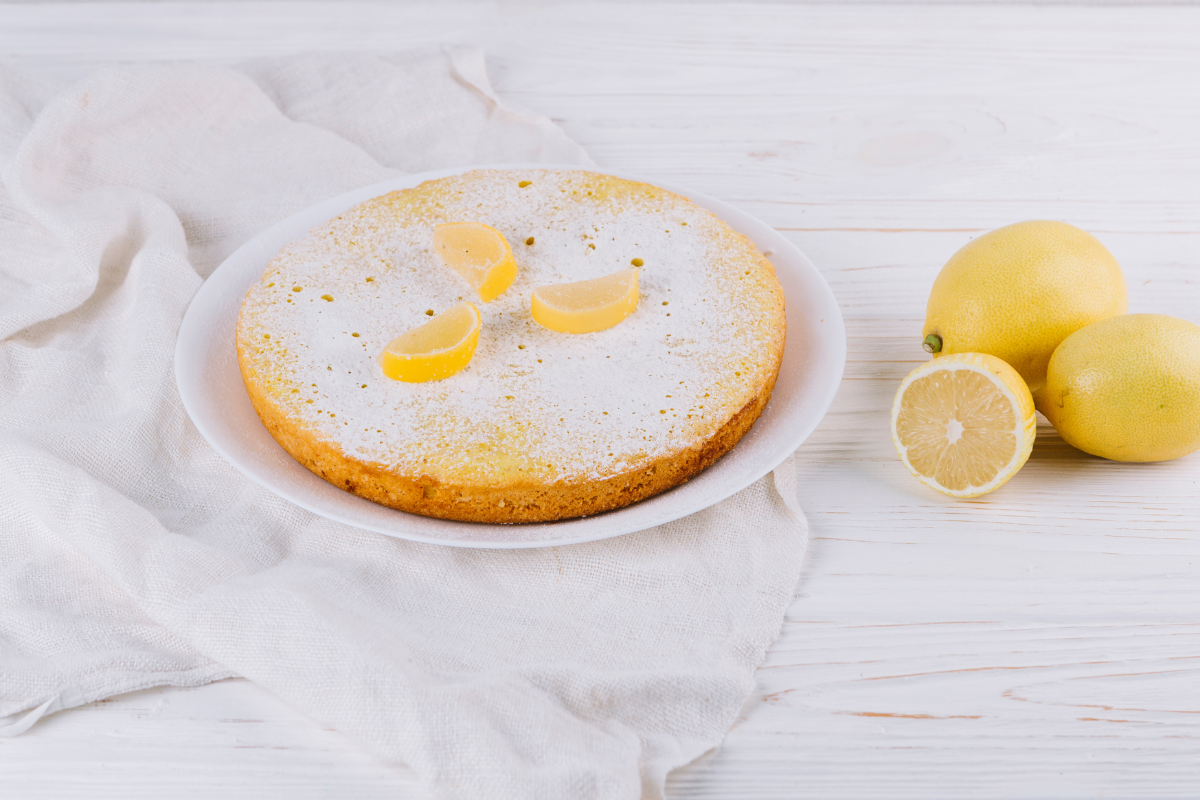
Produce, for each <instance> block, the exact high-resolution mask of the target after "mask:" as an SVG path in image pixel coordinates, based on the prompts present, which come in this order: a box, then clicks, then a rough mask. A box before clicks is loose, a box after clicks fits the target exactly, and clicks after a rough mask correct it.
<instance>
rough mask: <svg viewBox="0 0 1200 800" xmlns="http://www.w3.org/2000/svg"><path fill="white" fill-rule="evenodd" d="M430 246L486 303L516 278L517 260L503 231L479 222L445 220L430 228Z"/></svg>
mask: <svg viewBox="0 0 1200 800" xmlns="http://www.w3.org/2000/svg"><path fill="white" fill-rule="evenodd" d="M433 249H434V250H435V251H436V252H437V254H438V255H439V256H441V259H442V261H443V262H444V263H445V264H446V265H447V266H448V267H450V268H451V269H453V270H454V271H455V272H457V273H458V274H459V275H461V276H463V278H464V279H466V281H467V283H469V284H471V288H472V289H474V290H475V291H476V292H478V293H479V299H480V300H482V301H483V302H485V303H490V302H492V301H493V300H495V299H496V298H497V297H499V296H500V295H501V294H503V293H504V290H505V289H507V288H508V287H509V286H511V285H512V282H513V280H515V279H516V277H517V262H516V261H514V260H513V254H512V249H511V248H510V247H509V246H508V241H507V240H506V239H505V238H504V234H502V233H500V231H498V230H496V229H495V228H493V227H492V226H491V225H484V224H483V223H482V222H447V223H444V224H442V225H438V226H437V227H436V228H434V229H433Z"/></svg>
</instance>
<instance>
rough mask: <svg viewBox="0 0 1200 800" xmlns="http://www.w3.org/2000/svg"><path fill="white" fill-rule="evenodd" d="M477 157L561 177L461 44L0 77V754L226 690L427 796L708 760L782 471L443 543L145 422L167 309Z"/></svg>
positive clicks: (559, 789) (168, 389)
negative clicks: (276, 706)
mask: <svg viewBox="0 0 1200 800" xmlns="http://www.w3.org/2000/svg"><path fill="white" fill-rule="evenodd" d="M22 115H24V116H22ZM498 161H512V162H515V161H555V162H566V163H576V164H581V165H588V164H590V161H589V160H588V158H587V156H586V154H584V152H583V151H582V149H580V148H579V147H578V145H575V144H574V143H572V142H571V141H570V140H569V139H567V137H566V136H565V135H564V134H563V133H562V131H561V130H559V129H558V128H556V127H555V126H554V125H553V124H552V123H550V121H549V120H547V119H545V118H544V117H539V116H536V115H532V114H529V113H528V112H525V111H522V110H520V109H517V108H515V107H513V106H511V105H510V104H507V103H505V102H504V101H503V100H502V99H501V98H500V96H499V95H497V94H496V92H495V91H494V90H493V89H492V87H491V85H490V84H489V83H488V82H487V77H486V72H485V71H484V70H483V56H482V53H480V52H479V51H477V50H469V49H467V50H464V49H461V48H446V49H426V50H422V51H416V52H413V53H401V54H396V55H392V56H372V55H314V56H305V57H296V58H289V59H280V60H274V61H261V62H255V63H251V64H246V65H242V66H241V67H238V68H234V69H223V68H215V67H207V66H198V65H191V64H166V65H150V66H139V67H121V68H114V69H109V70H105V71H102V72H100V73H97V74H95V75H93V76H91V77H89V78H87V79H85V80H84V81H81V82H80V83H78V84H76V85H74V86H71V87H69V88H62V89H61V90H60V91H58V92H57V94H54V93H52V92H51V91H50V90H48V89H46V88H45V87H41V88H39V86H38V85H37V84H36V83H35V82H33V83H31V82H30V81H28V80H27V79H24V78H21V77H20V76H17V75H15V74H13V73H11V72H8V71H0V165H3V187H0V530H4V531H5V535H4V537H3V538H2V539H0V716H6V717H9V719H8V720H7V721H6V725H5V726H4V727H0V735H15V734H16V733H20V732H21V731H22V730H24V729H27V728H28V727H29V726H30V725H33V724H34V722H36V720H37V719H38V718H39V717H40V716H41V715H43V714H45V713H51V712H54V711H57V710H61V709H64V708H69V707H71V706H74V705H79V704H82V703H86V702H91V701H94V700H97V699H101V698H103V697H107V696H111V695H113V694H118V693H121V692H126V691H131V690H134V689H141V688H146V687H149V686H156V685H164V684H168V685H177V686H191V685H198V684H201V683H204V682H207V681H210V680H215V679H218V678H221V677H225V676H229V675H240V676H243V677H246V678H249V679H250V680H253V681H256V682H258V683H259V684H261V685H262V686H264V687H266V688H267V689H269V690H270V691H271V692H273V693H275V694H276V695H278V696H279V697H282V698H283V699H285V700H286V701H288V702H289V703H291V704H292V705H294V706H295V707H296V708H298V709H300V710H302V711H303V712H305V713H307V714H309V715H310V716H312V717H314V718H316V719H319V720H321V721H322V722H324V723H327V724H331V725H334V726H336V727H338V728H339V729H341V730H343V731H344V732H346V733H347V734H348V735H350V736H351V737H353V738H354V739H356V740H357V741H358V742H359V743H360V744H361V745H362V746H363V747H364V748H366V749H367V750H369V751H370V752H373V753H375V754H376V755H378V756H380V757H381V758H384V759H387V760H390V761H393V762H403V763H405V764H407V765H408V766H410V767H411V768H412V769H414V770H415V771H416V772H417V773H418V774H419V775H421V776H422V777H423V778H424V779H425V780H426V781H428V783H429V784H430V786H431V787H432V788H433V790H434V791H435V792H436V793H437V794H438V795H439V796H442V797H447V798H476V797H488V798H542V797H544V798H562V797H586V798H637V797H648V798H654V797H661V796H662V790H663V782H664V780H665V777H666V774H667V773H668V772H669V771H670V770H671V769H673V768H675V767H677V766H679V765H682V764H685V763H687V762H688V761H691V760H692V759H694V758H696V757H697V756H699V755H701V754H702V753H703V752H705V751H706V750H708V749H710V748H712V747H714V746H715V745H716V744H718V743H719V742H720V740H721V739H722V737H723V736H724V734H725V731H726V730H727V729H728V728H729V726H730V725H731V724H732V723H733V721H734V719H735V718H736V715H737V713H738V711H739V710H740V709H741V707H742V704H743V703H744V702H745V700H746V698H747V697H748V696H749V694H750V692H751V691H752V690H753V686H754V669H755V667H756V666H757V665H758V663H759V662H760V661H761V660H762V658H763V657H764V654H765V652H766V649H767V647H768V646H769V645H770V643H771V642H772V641H773V640H774V638H775V637H776V636H777V635H778V632H779V628H780V625H781V623H782V618H783V613H784V610H785V609H786V608H787V606H788V604H789V602H790V600H791V597H792V592H793V590H794V587H795V584H796V581H797V579H798V577H799V570H800V565H801V561H802V558H803V554H804V550H805V546H806V543H807V525H806V523H805V521H804V518H803V514H802V512H801V511H800V509H799V507H798V506H797V505H796V501H795V483H794V480H795V479H794V475H793V474H792V472H791V470H792V465H791V462H790V460H789V461H788V462H785V464H784V465H782V466H781V467H780V468H779V469H778V470H777V471H776V473H775V477H774V478H773V479H772V478H771V477H770V476H768V477H767V478H764V479H763V480H760V481H759V482H757V483H755V484H754V485H752V486H750V487H748V488H747V489H745V490H743V491H742V492H740V493H739V494H737V495H735V496H734V497H731V498H729V499H727V500H725V501H723V502H721V503H719V504H717V505H715V506H713V507H711V508H709V509H706V510H705V511H702V512H700V513H698V514H695V515H692V516H690V517H688V518H686V519H682V520H678V521H676V522H673V523H670V524H668V525H664V526H661V527H659V528H655V529H651V530H647V531H643V532H640V533H637V534H631V535H628V536H622V537H618V538H616V539H611V540H607V541H603V542H594V543H590V544H582V545H572V546H564V547H552V548H542V549H531V550H510V551H490V550H464V549H458V548H447V547H439V546H435V545H426V544H419V543H414V542H406V541H400V540H395V539H390V538H387V537H384V536H380V535H377V534H373V533H368V532H364V531H360V530H357V529H353V528H349V527H347V526H344V525H340V524H338V523H334V522H331V521H329V520H326V519H323V518H321V517H318V516H315V515H313V514H311V513H309V512H306V511H304V510H302V509H299V508H298V507H295V506H292V505H291V504H289V503H287V502H286V501H284V500H282V499H280V498H278V497H276V496H274V495H272V494H270V493H269V492H267V491H265V490H263V489H261V488H259V487H257V486H256V485H254V484H252V483H251V482H249V481H248V480H247V479H245V478H244V477H242V476H241V475H240V474H239V473H238V472H237V471H236V470H234V469H233V468H232V467H231V466H229V465H228V464H226V463H225V462H224V461H222V460H221V459H220V457H219V456H217V455H216V454H215V452H214V451H213V450H212V449H211V448H209V447H208V446H207V444H206V443H205V442H204V441H203V439H201V437H200V436H199V434H198V433H197V432H196V430H195V429H194V427H193V426H192V425H191V423H190V421H189V420H188V418H187V415H186V413H185V412H184V410H183V408H182V405H181V403H180V401H179V397H178V394H177V392H176V390H175V380H174V374H173V369H174V361H173V356H174V341H175V335H176V332H177V330H178V327H179V323H180V320H181V319H182V316H183V313H184V311H185V310H186V308H187V305H188V302H189V301H190V299H191V297H192V295H193V294H194V293H195V291H196V290H197V288H198V287H199V286H200V284H201V283H202V281H203V279H204V278H205V277H207V276H208V275H209V274H210V273H211V272H212V270H214V269H215V268H216V267H217V266H218V265H219V263H220V261H221V260H222V259H223V258H225V257H226V256H227V255H228V254H229V253H231V252H232V251H233V250H234V249H236V248H237V247H238V246H239V245H241V244H242V243H243V242H244V241H246V239H248V238H249V237H250V236H252V235H253V234H254V233H256V232H258V231H259V230H261V229H263V228H265V227H267V226H268V225H270V224H272V223H274V222H275V221H277V220H279V219H281V218H283V217H285V216H287V215H288V214H291V213H293V212H295V211H298V210H300V209H303V208H305V207H307V206H309V205H311V204H313V203H315V202H317V201H319V200H322V199H325V198H327V197H330V196H334V195H337V194H340V193H342V192H344V191H347V190H349V189H353V188H357V187H359V186H363V185H367V184H370V183H374V182H377V181H380V180H385V179H387V178H390V177H394V176H396V175H398V174H404V173H411V172H417V171H422V170H428V169H435V168H441V167H447V166H454V165H467V164H473V163H484V162H498ZM231 346H232V343H231ZM22 712H25V713H22Z"/></svg>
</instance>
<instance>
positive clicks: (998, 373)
mask: <svg viewBox="0 0 1200 800" xmlns="http://www.w3.org/2000/svg"><path fill="white" fill-rule="evenodd" d="M1036 429H1037V421H1036V419H1035V418H1034V411H1033V397H1032V396H1031V395H1030V393H1029V387H1028V386H1026V385H1025V381H1024V380H1022V378H1021V376H1020V375H1019V374H1018V373H1017V371H1016V370H1015V369H1013V368H1012V367H1010V366H1009V365H1008V364H1006V363H1004V362H1003V361H1001V360H1000V359H998V358H996V357H995V356H989V355H984V354H983V353H956V354H954V355H949V356H942V357H941V358H935V359H934V360H933V361H930V362H929V363H928V364H922V365H921V366H920V367H917V368H916V369H915V370H913V371H912V372H910V373H909V374H908V377H906V378H905V379H904V382H903V383H901V384H900V390H899V391H898V392H896V400H895V402H894V403H893V404H892V442H893V444H895V445H896V452H897V453H899V454H900V460H901V461H903V462H904V466H906V467H908V469H909V471H910V472H912V474H913V475H916V476H917V479H918V480H920V481H921V483H924V484H925V485H926V486H931V487H933V488H934V489H937V490H938V491H939V492H944V493H946V494H949V495H953V496H955V497H978V496H979V495H981V494H986V493H987V492H990V491H992V490H993V489H997V488H999V487H1000V486H1002V485H1003V484H1004V483H1005V481H1007V480H1008V479H1009V478H1011V477H1012V476H1013V475H1015V474H1016V472H1017V470H1019V469H1020V468H1021V467H1022V466H1024V464H1025V462H1026V461H1027V460H1028V459H1029V452H1030V451H1031V450H1032V449H1033V438H1034V435H1035V433H1036Z"/></svg>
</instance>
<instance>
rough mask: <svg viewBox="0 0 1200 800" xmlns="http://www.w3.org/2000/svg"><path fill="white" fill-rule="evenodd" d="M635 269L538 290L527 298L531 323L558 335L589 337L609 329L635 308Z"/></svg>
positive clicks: (636, 277)
mask: <svg viewBox="0 0 1200 800" xmlns="http://www.w3.org/2000/svg"><path fill="white" fill-rule="evenodd" d="M638 273H639V270H638V269H636V268H635V269H624V270H621V271H620V272H614V273H612V274H611V275H605V276H604V277H603V278H594V279H592V280H590V281H577V282H575V283H557V284H554V285H552V286H539V287H538V288H536V289H534V290H533V294H532V295H531V296H530V298H529V311H530V314H532V315H533V319H534V321H535V322H537V323H538V324H539V325H541V326H542V327H544V328H549V329H550V330H552V331H558V332H559V333H593V332H595V331H603V330H607V329H608V328H611V327H613V326H614V325H616V324H617V323H618V322H621V321H622V320H623V319H625V318H626V317H628V316H629V315H630V314H632V313H633V312H634V309H636V308H637V305H638Z"/></svg>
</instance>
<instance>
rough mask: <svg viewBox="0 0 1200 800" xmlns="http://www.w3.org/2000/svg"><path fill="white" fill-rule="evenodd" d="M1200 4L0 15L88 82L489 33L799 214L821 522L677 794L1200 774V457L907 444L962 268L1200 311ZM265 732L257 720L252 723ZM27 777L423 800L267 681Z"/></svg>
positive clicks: (699, 162)
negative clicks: (820, 292)
mask: <svg viewBox="0 0 1200 800" xmlns="http://www.w3.org/2000/svg"><path fill="white" fill-rule="evenodd" d="M1198 36H1200V9H1197V8H1136V9H1130V8H1088V9H1082V8H1054V7H1036V8H1014V7H1004V8H989V7H972V8H947V7H944V6H938V7H888V8H870V7H860V6H855V7H837V6H792V5H781V4H769V5H758V6H756V5H749V4H720V3H691V4H675V5H670V4H654V5H651V6H643V5H627V6H617V7H614V6H611V5H605V6H595V5H591V6H588V5H554V4H542V3H533V4H529V5H513V4H505V5H501V6H499V7H492V6H474V5H458V4H455V5H449V6H447V5H413V4H364V3H341V4H330V3H315V4H301V3H244V4H240V5H236V6H234V5H228V4H221V3H213V4H209V3H196V4H190V5H185V4H174V3H160V4H150V5H119V4H118V5H111V6H103V7H102V6H90V5H84V6H79V5H72V6H70V7H69V8H63V7H61V6H58V7H56V6H54V5H39V6H23V7H22V6H4V5H0V61H3V62H4V63H7V64H10V65H15V66H18V67H19V68H23V69H27V70H31V71H35V72H39V73H42V74H46V75H52V76H58V77H63V78H70V77H73V76H78V75H80V74H82V73H84V72H86V71H87V70H89V69H92V68H94V67H96V66H98V65H102V64H105V63H110V62H113V61H119V60H132V61H139V60H148V59H162V58H200V59H212V60H217V61H232V60H238V59H243V58H248V57H253V56H264V55H273V54H281V53H289V52H297V51H300V50H306V49H322V50H347V49H354V50H363V49H365V50H393V49H401V48H403V47H407V46H412V45H414V44H418V43H426V42H429V41H453V42H471V43H477V44H480V45H482V46H483V47H484V48H485V49H486V50H487V51H488V53H489V65H490V68H491V71H492V76H493V80H494V82H495V83H496V85H497V87H498V89H499V90H500V91H501V92H502V93H503V94H505V95H506V96H508V97H510V98H514V99H516V100H517V101H519V102H522V103H524V104H525V105H527V106H529V107H531V108H533V109H536V110H538V111H540V112H543V113H547V114H549V115H551V116H552V117H554V118H555V119H556V120H557V121H558V122H559V123H560V124H561V125H563V127H564V128H565V129H566V130H567V132H568V133H569V134H570V135H571V136H573V137H574V138H576V139H577V140H578V141H580V142H582V143H583V144H584V145H585V146H586V147H587V148H588V149H589V151H590V152H591V153H592V154H593V156H594V157H595V158H596V160H597V161H598V162H599V163H600V164H601V165H603V166H607V167H610V168H612V169H617V170H625V171H633V172H640V173H643V174H645V175H647V176H649V177H651V178H656V179H659V180H662V181H669V182H672V183H677V184H680V185H684V186H691V187H694V188H695V189H696V190H698V191H704V192H707V193H710V194H713V195H715V196H718V197H721V198H723V199H726V200H729V201H731V202H734V203H736V204H739V205H741V206H742V207H744V208H745V209H747V210H748V211H750V212H752V213H754V214H757V215H759V216H760V217H762V218H763V219H765V220H766V221H768V222H770V223H771V224H772V225H775V226H777V227H779V228H780V229H782V230H784V231H785V232H786V233H787V235H788V236H789V238H791V239H792V241H794V242H795V243H796V244H797V245H798V246H800V248H801V249H802V250H804V251H805V252H806V253H807V254H808V255H809V256H810V257H811V258H812V259H813V261H814V262H815V263H816V264H817V265H818V266H819V267H820V268H821V269H822V271H823V272H824V274H825V276H826V277H827V279H828V280H829V282H830V284H831V286H832V287H833V290H834V292H835V294H836V295H837V296H838V298H839V301H840V302H841V304H842V306H843V310H844V312H845V315H846V317H847V323H848V331H849V337H850V339H849V363H848V365H847V372H846V380H845V383H844V384H843V386H842V390H841V392H840V394H839V398H838V401H837V403H836V404H835V407H834V410H833V412H832V413H831V414H830V415H829V416H828V418H827V419H826V420H825V422H824V423H823V425H822V426H821V428H820V429H819V430H818V431H817V432H816V434H814V436H813V437H812V439H811V440H810V441H809V443H807V444H806V445H805V447H804V448H802V450H801V461H802V475H803V481H802V484H801V486H802V488H801V495H802V501H803V503H804V505H805V508H806V509H807V510H808V513H809V517H810V520H811V522H812V529H813V542H812V546H811V549H810V555H809V560H808V562H807V566H806V570H805V575H804V577H803V579H802V581H801V584H800V586H799V587H798V596H797V600H796V602H795V603H794V604H793V606H792V608H791V609H790V611H789V613H788V619H787V622H786V623H785V625H784V629H783V634H782V636H781V638H780V640H779V642H778V643H777V644H776V645H775V647H774V648H773V649H772V651H771V653H770V655H769V657H768V660H767V663H766V664H765V665H764V667H763V669H762V670H760V672H759V679H760V695H759V696H758V697H757V698H756V699H755V700H754V701H752V702H751V703H750V704H749V705H748V706H747V708H746V710H745V713H744V715H743V719H742V720H741V721H739V723H738V724H737V725H736V726H735V728H734V730H733V731H732V732H731V733H730V735H729V737H728V739H727V741H726V743H725V744H724V746H723V747H722V748H720V749H719V750H718V751H716V752H715V753H713V754H712V755H710V756H708V757H707V758H705V759H703V760H701V761H700V762H698V763H697V764H694V765H692V766H690V767H688V768H686V769H683V770H680V771H679V772H677V773H676V774H675V775H674V776H672V781H671V785H670V790H671V791H670V795H671V797H673V798H730V797H755V798H794V797H801V796H812V797H878V796H887V797H922V798H933V797H995V798H1002V797H1014V796H1053V797H1097V796H1104V797H1168V796H1173V797H1179V796H1189V795H1194V794H1195V793H1196V787H1197V786H1200V675H1198V674H1197V671H1196V670H1197V668H1198V665H1200V454H1198V455H1193V456H1191V457H1189V458H1186V459H1182V460H1180V461H1177V462H1172V463H1169V464H1158V465H1121V464H1114V463H1109V462H1102V461H1100V460H1098V459H1093V458H1091V457H1088V456H1085V455H1083V454H1081V453H1079V452H1077V451H1075V450H1073V449H1072V448H1070V447H1068V446H1067V445H1065V444H1064V443H1063V442H1062V441H1061V440H1060V439H1059V438H1058V437H1057V435H1056V434H1055V433H1054V432H1053V430H1052V429H1051V428H1049V427H1048V426H1046V425H1044V424H1043V425H1042V426H1041V427H1040V428H1039V431H1038V437H1039V438H1038V443H1037V445H1036V446H1035V450H1034V454H1033V457H1032V458H1031V460H1030V462H1029V464H1028V465H1027V467H1026V468H1025V469H1024V470H1023V471H1022V472H1021V473H1020V474H1018V475H1017V476H1016V477H1015V478H1014V479H1013V480H1012V481H1011V482H1010V483H1009V484H1008V485H1007V486H1005V487H1004V488H1002V489H1001V490H1000V491H998V492H996V493H994V494H992V495H988V496H986V497H984V498H980V499H978V500H974V501H968V502H962V501H951V500H949V499H946V498H942V497H940V496H937V495H935V494H933V493H931V492H928V491H926V490H925V489H923V488H922V487H921V486H920V485H919V484H917V483H916V482H915V481H913V480H911V479H910V478H909V477H908V476H907V474H906V473H905V472H904V470H903V468H902V467H901V465H900V464H899V462H898V461H897V460H896V458H895V456H894V454H893V452H892V450H891V445H890V439H889V435H888V424H887V409H888V407H889V405H890V401H891V396H892V393H893V392H894V391H895V387H896V386H897V385H898V383H899V380H900V378H901V377H902V376H903V375H904V374H905V373H906V372H907V371H908V370H910V369H911V368H912V367H914V366H915V365H916V364H917V363H920V362H921V361H923V360H924V358H925V356H924V354H923V353H922V352H921V351H920V350H919V347H918V340H919V331H920V323H921V320H922V318H923V316H924V301H925V297H926V295H927V293H928V289H929V285H930V283H931V282H932V279H933V276H934V275H935V274H936V271H937V269H938V268H939V267H940V265H941V263H943V262H944V261H945V259H946V258H948V257H949V255H950V254H951V253H952V252H953V251H954V250H955V249H957V248H958V247H959V246H961V245H962V244H963V243H965V242H966V241H968V240H969V239H970V238H971V237H972V236H975V235H978V234H979V233H981V232H983V231H986V230H988V229H990V228H993V227H997V226H999V225H1002V224H1005V223H1008V222H1012V221H1016V220H1018V219H1023V218H1035V217H1041V218H1054V219H1063V220H1067V221H1070V222H1074V223H1075V224H1078V225H1080V226H1082V227H1085V228H1087V229H1089V230H1091V231H1093V232H1094V233H1096V234H1097V235H1098V236H1100V238H1101V239H1102V240H1103V241H1104V242H1105V243H1106V244H1107V245H1108V246H1109V247H1110V249H1112V251H1113V252H1114V254H1116V256H1117V257H1118V259H1119V260H1120V261H1121V263H1122V264H1123V265H1124V267H1125V270H1126V275H1127V277H1128V280H1129V285H1130V299H1131V310H1133V311H1157V312H1161V313H1171V314H1175V315H1178V316H1183V317H1186V318H1189V319H1192V320H1194V321H1200V221H1198V220H1200V140H1198V139H1197V137H1196V135H1195V131H1196V130H1197V129H1200V106H1197V105H1196V103H1195V98H1196V87H1198V86H1200V49H1197V48H1196V46H1195V42H1196V41H1197V38H1198ZM257 719H261V720H263V721H262V722H243V721H240V720H257ZM0 783H2V784H3V785H4V786H6V787H16V789H17V792H18V793H17V796H21V797H68V796H70V797H87V796H94V797H113V796H121V797H138V796H142V797H159V796H172V797H176V796H179V797H211V796H213V795H216V794H218V793H220V794H225V795H230V796H232V797H243V796H244V797H264V796H286V797H295V798H307V797H326V796H334V795H336V796H353V797H374V796H382V795H383V794H388V795H390V796H399V797H422V796H423V795H422V794H421V793H420V789H419V787H417V786H416V785H415V784H414V783H413V782H412V777H411V775H410V774H409V773H407V772H406V771H405V770H404V769H403V768H399V767H392V766H389V765H383V764H380V763H378V762H376V761H374V760H373V759H371V758H370V757H369V756H366V755H363V754H361V753H358V752H357V751H356V750H355V749H354V747H353V745H352V744H351V743H349V742H348V741H346V740H345V739H344V737H342V736H341V735H340V734H338V733H337V732H335V731H328V730H323V729H322V728H321V726H319V725H317V724H315V723H312V722H311V721H307V720H305V719H304V718H303V717H301V716H300V715H298V714H296V713H295V712H293V711H291V710H290V709H287V708H286V707H284V706H282V705H281V704H279V703H278V701H275V700H274V699H273V698H271V697H269V696H267V695H265V693H262V692H261V691H260V690H257V689H256V688H255V687H253V686H252V685H250V684H248V683H246V682H244V681H230V682H224V683H221V684H217V685H214V686H209V687H204V688H201V689H197V690H189V691H186V692H184V691H173V690H155V691H154V692H149V693H139V694H137V695H133V696H130V697H128V698H120V699H117V700H114V701H112V702H110V703H106V704H98V705H96V706H92V707H89V708H87V709H82V710H79V711H76V712H69V713H66V714H61V715H58V716H57V717H55V718H52V719H49V720H46V721H45V722H44V723H41V724H39V725H38V726H37V727H35V729H34V730H33V731H31V732H30V733H29V734H27V735H26V736H25V737H23V738H20V739H14V740H7V741H6V740H0Z"/></svg>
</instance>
